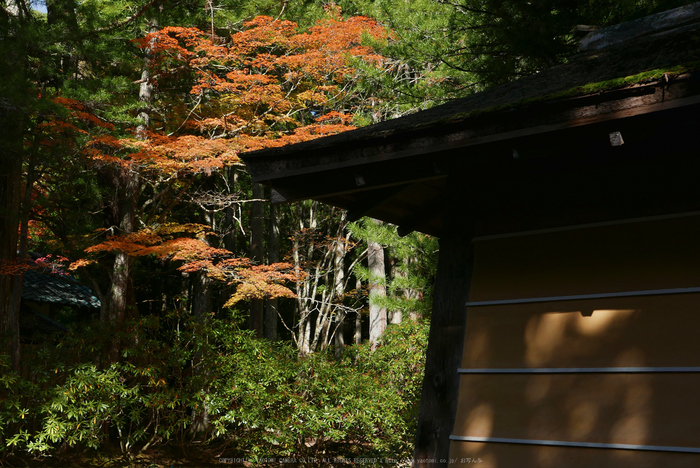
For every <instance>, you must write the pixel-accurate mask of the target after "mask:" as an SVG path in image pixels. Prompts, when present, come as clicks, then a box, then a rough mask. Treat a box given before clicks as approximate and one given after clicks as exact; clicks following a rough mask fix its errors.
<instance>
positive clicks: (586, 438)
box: [452, 373, 700, 466]
mask: <svg viewBox="0 0 700 468" xmlns="http://www.w3.org/2000/svg"><path fill="white" fill-rule="evenodd" d="M452 434H453V435H457V436H470V437H499V438H513V439H536V440H558V441H567V442H593V443H610V444H632V445H662V446H674V447H694V448H700V374H669V373H663V374H544V375H539V374H538V375H533V374H529V375H523V374H515V375H513V374H510V375H504V374H499V375H493V374H488V375H485V374H468V375H462V377H461V381H460V399H459V403H458V408H457V420H456V423H455V427H454V429H453V431H452ZM698 466H700V456H699V457H698Z"/></svg>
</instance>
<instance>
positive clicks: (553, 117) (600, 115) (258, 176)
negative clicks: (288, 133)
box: [245, 80, 700, 181]
mask: <svg viewBox="0 0 700 468" xmlns="http://www.w3.org/2000/svg"><path fill="white" fill-rule="evenodd" d="M696 88H697V86H696V85H695V84H694V83H692V82H689V81H684V80H678V81H677V82H673V83H670V84H662V83H653V84H648V85H645V86H639V87H635V88H626V89H623V90H616V91H611V92H608V93H605V94H604V95H595V96H585V97H581V98H572V99H566V100H560V101H555V102H544V103H536V104H533V105H530V106H525V107H523V108H521V109H516V110H511V111H509V112H493V113H486V114H482V115H479V116H477V117H465V119H464V120H462V121H458V122H451V123H445V124H440V125H438V124H436V125H434V126H430V127H427V128H421V129H420V130H415V131H413V132H411V131H410V129H406V131H404V132H402V133H394V134H390V135H387V136H383V137H381V138H377V137H374V138H371V137H362V138H357V139H354V140H350V141H347V142H343V143H339V144H336V145H334V146H333V147H332V148H328V147H325V146H321V147H318V148H313V149H310V150H308V151H303V152H302V151H294V148H293V147H291V148H290V151H288V152H286V153H283V154H282V155H280V156H274V155H270V156H250V157H248V158H245V159H246V163H247V164H248V166H249V167H250V169H251V174H252V175H253V180H255V181H274V180H276V179H284V178H290V177H295V176H300V175H307V174H313V173H321V172H328V171H335V170H342V169H344V170H348V169H350V168H359V167H363V166H366V165H368V164H374V163H382V162H389V161H394V160H397V159H406V158H416V157H421V156H425V155H427V154H435V153H439V152H446V151H454V150H459V149H462V148H468V147H475V146H479V145H485V144H489V143H495V142H505V141H508V140H513V139H518V138H524V137H530V136H535V135H542V134H547V133H550V132H554V131H557V130H562V129H568V128H574V127H581V126H587V125H592V124H596V123H601V122H607V121H613V120H619V119H624V118H628V117H633V116H637V115H643V114H650V113H656V112H662V111H667V110H671V109H676V108H680V107H686V106H696V105H698V104H700V95H696V93H697V89H696ZM299 158H302V159H303V160H304V161H305V163H304V165H303V167H300V166H299V164H298V162H297V160H298V159H299ZM395 166H396V165H395ZM437 169H438V170H439V167H438V168H437Z"/></svg>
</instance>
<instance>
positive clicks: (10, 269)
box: [0, 1, 30, 361]
mask: <svg viewBox="0 0 700 468" xmlns="http://www.w3.org/2000/svg"><path fill="white" fill-rule="evenodd" d="M6 8H7V9H6V12H7V13H8V14H7V15H5V12H3V13H0V14H2V15H3V16H2V17H0V28H2V29H3V32H4V33H5V35H4V36H3V39H2V46H3V47H2V53H0V69H2V70H3V71H2V80H1V83H2V84H0V336H3V335H5V336H9V338H10V342H9V343H8V347H7V349H6V350H4V349H3V350H0V352H5V351H7V352H8V353H10V354H11V355H13V356H14V354H15V353H14V352H13V348H14V347H16V346H19V315H18V314H16V313H13V310H16V309H13V297H15V293H16V294H21V291H17V290H16V289H15V287H16V282H15V278H14V276H13V273H16V272H17V266H18V265H17V260H18V259H17V242H18V231H19V222H20V211H21V204H22V163H23V158H24V146H23V143H24V135H25V128H24V126H25V118H24V117H25V114H24V110H23V106H24V103H22V102H21V101H22V99H23V98H24V97H25V96H24V93H26V91H27V90H28V89H29V88H30V86H29V84H28V82H27V80H26V76H25V70H26V67H25V62H26V54H25V52H24V51H25V50H26V45H27V44H26V42H25V41H24V40H23V38H22V37H21V36H22V34H21V33H22V29H23V26H24V25H25V19H26V18H25V13H26V12H27V5H26V3H25V2H21V1H8V2H7V3H6ZM17 349H19V348H17ZM13 361H14V359H13Z"/></svg>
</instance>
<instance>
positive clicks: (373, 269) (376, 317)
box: [367, 240, 386, 348]
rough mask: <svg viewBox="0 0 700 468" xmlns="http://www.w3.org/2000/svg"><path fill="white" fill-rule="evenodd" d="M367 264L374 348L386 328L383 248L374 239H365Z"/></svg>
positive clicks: (372, 344) (370, 322)
mask: <svg viewBox="0 0 700 468" xmlns="http://www.w3.org/2000/svg"><path fill="white" fill-rule="evenodd" d="M367 264H368V267H369V271H370V280H369V341H370V343H371V346H372V348H376V346H377V344H378V342H379V337H380V336H382V333H384V330H386V307H385V306H384V305H383V304H382V300H383V299H384V298H385V297H386V286H385V277H386V275H385V272H384V248H383V247H382V245H381V244H379V243H377V242H374V241H371V240H370V241H367Z"/></svg>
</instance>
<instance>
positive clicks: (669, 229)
mask: <svg viewBox="0 0 700 468" xmlns="http://www.w3.org/2000/svg"><path fill="white" fill-rule="evenodd" d="M699 18H700V5H699V4H694V5H690V6H687V7H683V8H681V9H677V10H672V11H671V12H666V13H664V14H660V15H656V16H654V17H652V18H646V19H643V20H639V21H636V22H632V23H630V24H624V25H620V26H617V27H615V28H612V29H608V30H603V31H599V32H597V33H595V36H592V37H589V38H588V40H587V41H586V44H587V45H586V48H587V50H584V51H582V52H581V53H580V54H579V55H577V56H576V57H575V58H573V59H572V60H571V61H570V62H569V63H567V64H565V65H562V66H559V67H556V68H553V69H550V70H547V71H544V72H541V73H539V74H538V75H536V76H532V77H528V78H524V79H521V80H519V81H517V82H513V83H510V84H506V85H504V86H500V87H496V88H493V89H490V90H488V91H485V92H482V93H479V94H476V95H472V96H469V97H466V98H464V99H460V100H455V101H453V102H450V103H448V104H445V105H442V106H439V107H436V108H433V109H430V110H427V111H424V112H420V113H417V114H414V115H409V116H406V117H403V118H400V119H396V120H391V121H387V122H383V123H380V124H377V125H373V126H370V127H365V128H361V129H358V130H355V131H352V132H347V133H343V134H340V135H335V136H332V137H327V138H323V139H319V140H315V141H312V142H307V143H302V144H298V145H293V146H289V147H284V148H279V149H272V150H265V151H260V152H256V153H251V154H249V155H244V156H243V158H244V160H245V162H246V164H247V165H248V167H249V170H250V172H251V174H252V175H253V178H254V180H256V181H259V182H265V183H267V184H269V185H271V187H272V189H273V199H274V201H278V202H279V201H294V200H302V199H308V198H312V199H316V200H320V201H323V202H326V203H329V204H332V205H336V206H339V207H343V208H346V209H347V210H348V211H349V213H350V216H353V217H355V218H357V217H360V216H371V217H374V218H378V219H382V220H385V221H388V222H391V223H394V224H397V225H398V226H399V228H400V229H401V230H402V231H403V232H409V231H412V230H419V231H423V232H426V233H429V234H434V235H436V236H439V238H440V258H439V267H438V277H437V282H436V291H435V303H434V308H433V315H432V323H431V331H430V341H429V343H430V344H429V348H428V357H427V361H428V362H427V368H426V374H425V381H424V388H423V395H422V401H421V412H420V419H419V428H418V436H417V441H416V452H415V461H414V465H415V466H446V465H448V464H450V465H455V466H471V465H474V466H479V467H482V468H485V467H493V468H505V467H517V468H523V467H538V468H549V467H551V468H560V467H567V468H574V467H596V468H602V467H616V468H619V467H629V468H645V467H660V466H663V467H678V468H680V467H688V468H690V467H697V466H700V81H699V77H700V65H699V64H700V24H699V23H700V20H699Z"/></svg>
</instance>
